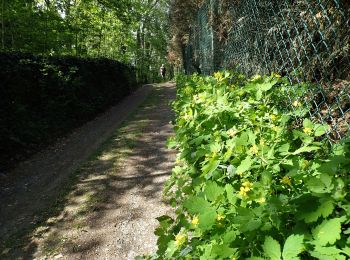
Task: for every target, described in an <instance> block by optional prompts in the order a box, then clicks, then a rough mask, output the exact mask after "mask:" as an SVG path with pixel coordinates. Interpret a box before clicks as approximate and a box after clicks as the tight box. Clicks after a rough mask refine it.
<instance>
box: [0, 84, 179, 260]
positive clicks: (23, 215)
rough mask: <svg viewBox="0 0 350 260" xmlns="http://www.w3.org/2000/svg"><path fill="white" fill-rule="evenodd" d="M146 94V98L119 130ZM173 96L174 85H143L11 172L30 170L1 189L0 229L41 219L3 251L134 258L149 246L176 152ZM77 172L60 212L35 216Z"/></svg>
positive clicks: (5, 233) (5, 231)
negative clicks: (169, 142)
mask: <svg viewBox="0 0 350 260" xmlns="http://www.w3.org/2000/svg"><path fill="white" fill-rule="evenodd" d="M149 93H151V95H150V98H149V100H148V101H147V102H146V103H145V105H144V106H142V107H141V108H139V109H137V111H136V112H135V114H134V115H133V116H132V118H130V119H128V120H127V122H126V123H125V124H124V126H123V127H122V128H120V129H119V130H118V131H117V132H116V128H118V127H120V125H121V122H122V121H123V120H125V118H127V117H128V115H129V114H130V113H131V111H133V110H134V109H135V107H137V106H138V105H139V104H140V103H142V102H143V101H144V100H145V98H146V97H147V96H148V94H149ZM174 98H175V86H174V85H173V84H170V83H168V84H162V85H157V86H146V87H143V88H141V89H140V90H139V91H138V92H136V93H135V94H134V95H133V96H131V97H129V98H127V99H126V100H125V101H123V102H122V103H121V104H119V105H118V106H116V107H114V108H112V109H111V110H110V111H108V112H107V113H106V114H104V115H102V116H101V117H100V118H98V119H96V120H94V121H93V122H90V123H88V124H87V125H86V126H84V127H83V128H82V129H79V130H77V132H76V133H73V134H72V136H71V137H69V138H67V139H66V140H65V141H64V142H61V143H60V144H58V145H57V146H55V147H53V148H51V149H49V150H48V151H45V152H43V153H42V154H40V155H37V157H36V158H34V159H32V160H31V161H30V162H27V163H25V164H23V165H21V166H20V167H19V168H18V169H17V170H16V171H23V172H25V175H24V176H27V177H25V178H24V179H22V180H20V181H18V182H17V183H18V184H17V185H15V186H13V187H14V188H10V186H8V187H6V189H2V191H1V194H0V195H1V201H0V203H1V217H0V223H1V225H0V226H1V229H0V236H2V238H4V237H5V238H6V237H9V235H12V234H14V233H16V232H17V231H18V230H20V229H25V228H28V227H30V226H31V225H32V226H33V225H35V224H36V222H40V225H36V226H35V228H32V229H29V230H30V231H31V232H29V233H27V234H26V236H25V239H24V240H23V238H22V242H21V244H20V246H18V247H17V248H15V249H12V248H11V250H10V248H6V246H5V247H3V248H5V249H4V250H3V252H0V255H1V253H3V255H2V258H4V259H6V258H9V259H13V257H17V258H19V259H21V258H23V259H33V258H36V259H134V257H135V256H137V255H142V254H145V253H152V252H154V250H155V249H156V247H155V243H156V237H155V236H154V235H153V232H154V229H155V227H156V226H157V221H156V220H155V218H156V217H158V216H161V215H163V214H166V213H168V212H169V210H170V209H169V208H168V207H167V206H166V205H165V204H164V203H163V202H162V199H161V192H162V189H163V184H164V182H165V180H166V179H167V177H168V176H169V174H170V172H171V168H172V167H173V161H174V158H175V154H174V151H170V150H167V149H166V145H165V142H166V139H167V138H168V137H169V136H170V135H171V134H172V128H171V125H170V124H169V121H170V120H171V119H172V116H173V115H172V112H171V110H170V108H169V101H171V100H172V99H174ZM111 136H112V137H111ZM110 137H111V138H110ZM108 138H109V141H108V142H107V143H105V144H104V146H102V148H100V151H99V153H98V154H97V155H95V156H94V157H93V158H90V159H89V160H88V161H87V159H88V158H89V156H90V155H91V153H92V152H93V151H96V150H97V149H98V147H101V144H102V143H103V142H104V141H105V140H106V139H108ZM84 161H85V164H84V166H81V164H82V162H84ZM86 161H87V162H86ZM77 169H79V170H78V171H76V170H77ZM74 171H76V172H77V175H78V177H77V178H76V179H75V180H74V181H73V183H70V184H69V185H68V186H69V187H70V188H69V189H68V192H67V194H66V195H65V197H64V199H63V200H61V201H60V205H59V207H58V208H59V211H57V210H56V211H55V212H54V213H52V214H46V215H45V217H44V218H43V217H42V216H41V217H40V215H39V216H36V214H35V213H36V212H38V210H42V209H45V208H47V207H50V206H52V204H53V200H52V198H54V197H55V196H57V194H59V192H60V190H62V184H63V183H65V181H67V179H69V177H70V175H72V172H74ZM33 176H35V178H33ZM56 206H57V205H56ZM56 209H57V207H56ZM36 219H38V220H36Z"/></svg>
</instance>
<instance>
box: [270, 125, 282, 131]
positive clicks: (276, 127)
mask: <svg viewBox="0 0 350 260" xmlns="http://www.w3.org/2000/svg"><path fill="white" fill-rule="evenodd" d="M272 130H273V131H275V132H278V131H279V130H280V128H279V127H278V126H275V125H274V126H272Z"/></svg>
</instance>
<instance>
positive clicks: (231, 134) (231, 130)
mask: <svg viewBox="0 0 350 260" xmlns="http://www.w3.org/2000/svg"><path fill="white" fill-rule="evenodd" d="M226 133H227V134H228V135H229V136H230V137H234V136H235V135H236V133H237V131H236V130H235V129H234V128H231V129H229V130H227V132H226Z"/></svg>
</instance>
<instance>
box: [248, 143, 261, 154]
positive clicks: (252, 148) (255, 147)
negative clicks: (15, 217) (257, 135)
mask: <svg viewBox="0 0 350 260" xmlns="http://www.w3.org/2000/svg"><path fill="white" fill-rule="evenodd" d="M249 150H250V152H251V153H252V154H258V152H259V149H258V147H257V146H256V145H255V144H254V145H253V146H252V147H251V148H250V149H249Z"/></svg>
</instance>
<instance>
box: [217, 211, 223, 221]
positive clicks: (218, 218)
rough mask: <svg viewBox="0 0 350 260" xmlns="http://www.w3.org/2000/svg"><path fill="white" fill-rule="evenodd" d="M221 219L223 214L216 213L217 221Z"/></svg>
mask: <svg viewBox="0 0 350 260" xmlns="http://www.w3.org/2000/svg"><path fill="white" fill-rule="evenodd" d="M223 219H225V215H223V214H220V213H219V214H218V215H217V216H216V220H217V221H221V220H223Z"/></svg>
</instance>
